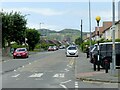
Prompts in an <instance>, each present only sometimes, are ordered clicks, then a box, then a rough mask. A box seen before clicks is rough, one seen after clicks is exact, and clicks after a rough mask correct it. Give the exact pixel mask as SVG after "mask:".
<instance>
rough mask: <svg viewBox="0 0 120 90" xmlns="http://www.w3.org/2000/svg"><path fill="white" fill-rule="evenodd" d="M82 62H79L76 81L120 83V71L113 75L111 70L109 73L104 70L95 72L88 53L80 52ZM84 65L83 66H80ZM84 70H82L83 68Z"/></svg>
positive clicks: (117, 70)
mask: <svg viewBox="0 0 120 90" xmlns="http://www.w3.org/2000/svg"><path fill="white" fill-rule="evenodd" d="M79 57H80V60H77V66H76V69H77V73H76V79H77V80H82V81H88V82H89V81H94V82H106V83H120V79H119V77H120V69H116V73H115V74H114V75H113V74H112V73H111V70H109V71H108V73H105V70H104V69H102V68H101V69H100V71H94V70H93V64H92V63H90V61H89V60H90V59H89V58H86V53H82V52H80V56H79ZM79 63H82V66H80V65H79ZM83 67H84V69H81V68H83Z"/></svg>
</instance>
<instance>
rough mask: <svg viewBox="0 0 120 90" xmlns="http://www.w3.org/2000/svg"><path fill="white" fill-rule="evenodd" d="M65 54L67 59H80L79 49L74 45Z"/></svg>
mask: <svg viewBox="0 0 120 90" xmlns="http://www.w3.org/2000/svg"><path fill="white" fill-rule="evenodd" d="M65 53H66V56H67V57H68V56H76V57H78V49H77V47H76V46H74V45H70V46H68V47H67V49H66V52H65Z"/></svg>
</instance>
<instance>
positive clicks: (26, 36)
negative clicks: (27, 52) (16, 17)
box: [24, 14, 30, 48]
mask: <svg viewBox="0 0 120 90" xmlns="http://www.w3.org/2000/svg"><path fill="white" fill-rule="evenodd" d="M28 15H30V14H25V15H24V17H26V16H28ZM27 40H28V39H27V36H26V30H25V47H26V48H27V43H26V42H27Z"/></svg>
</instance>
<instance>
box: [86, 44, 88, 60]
mask: <svg viewBox="0 0 120 90" xmlns="http://www.w3.org/2000/svg"><path fill="white" fill-rule="evenodd" d="M86 55H87V58H89V47H88V46H86Z"/></svg>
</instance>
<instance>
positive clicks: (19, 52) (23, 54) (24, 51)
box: [13, 48, 29, 59]
mask: <svg viewBox="0 0 120 90" xmlns="http://www.w3.org/2000/svg"><path fill="white" fill-rule="evenodd" d="M28 56H29V54H28V51H27V49H26V48H17V49H16V50H15V51H14V53H13V58H14V59H15V58H16V57H22V58H28Z"/></svg>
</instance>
